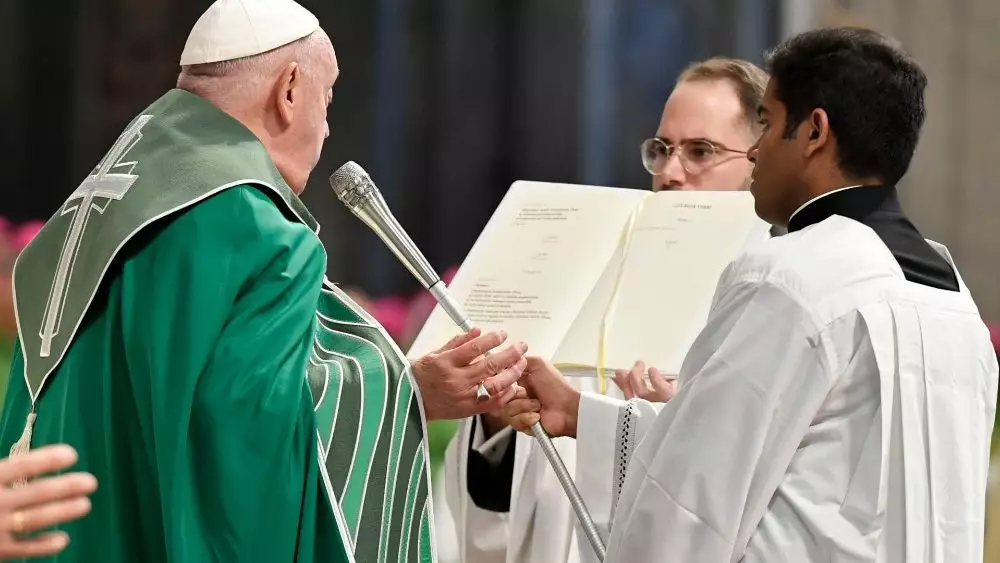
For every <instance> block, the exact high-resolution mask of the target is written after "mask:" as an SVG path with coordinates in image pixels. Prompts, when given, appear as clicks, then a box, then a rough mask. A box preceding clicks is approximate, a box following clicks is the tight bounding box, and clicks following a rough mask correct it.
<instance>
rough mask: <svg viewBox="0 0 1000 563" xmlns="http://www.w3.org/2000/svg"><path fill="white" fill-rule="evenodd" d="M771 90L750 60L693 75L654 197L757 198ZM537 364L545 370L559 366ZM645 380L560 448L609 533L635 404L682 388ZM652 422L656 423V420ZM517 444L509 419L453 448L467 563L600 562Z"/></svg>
mask: <svg viewBox="0 0 1000 563" xmlns="http://www.w3.org/2000/svg"><path fill="white" fill-rule="evenodd" d="M766 84H767V75H766V73H765V72H764V71H763V70H761V69H760V68H758V67H757V66H756V65H754V64H753V63H750V62H748V61H743V60H738V59H727V58H714V59H709V60H706V61H702V62H698V63H694V64H692V65H691V66H689V67H688V68H687V69H685V70H684V72H683V73H681V75H680V77H679V78H678V80H677V83H676V86H675V87H674V90H673V92H672V93H671V95H670V98H669V99H668V100H667V103H666V105H665V107H664V110H663V114H662V117H661V119H660V123H659V126H658V128H657V132H656V136H655V137H653V138H651V139H647V140H646V141H644V142H643V143H642V145H641V156H642V163H643V166H644V168H645V169H646V170H647V171H648V172H649V173H650V174H651V175H652V179H653V183H652V189H653V191H662V190H742V189H747V188H748V186H749V179H750V173H751V171H752V170H753V165H752V164H751V163H750V162H749V161H748V160H747V157H746V154H747V153H746V151H747V149H749V148H750V146H752V145H753V143H754V142H755V141H756V139H757V136H758V135H759V133H760V130H759V127H758V123H757V121H758V119H757V108H758V106H759V105H760V103H761V101H762V99H763V96H764V88H765V86H766ZM531 361H532V362H534V363H535V364H536V365H535V366H534V367H535V369H536V370H537V369H541V368H540V366H546V365H547V364H545V363H544V362H542V361H541V360H537V359H534V360H531ZM549 367H550V366H549ZM529 369H530V368H529ZM552 369H554V368H552ZM645 371H646V367H645V366H644V365H643V364H642V363H637V364H636V366H635V367H634V368H633V369H632V370H631V372H620V373H618V374H616V377H615V382H616V383H617V385H618V387H619V388H620V389H621V391H622V392H621V393H618V392H614V391H612V392H610V393H609V395H608V396H604V395H600V394H597V393H593V394H590V393H585V395H587V396H588V399H587V400H584V401H581V409H580V417H579V418H580V421H581V422H580V425H579V426H580V432H579V434H577V432H576V428H574V429H573V432H572V434H571V435H574V436H578V438H579V443H580V445H579V446H578V445H577V443H576V442H574V441H573V440H566V439H562V440H557V441H556V447H557V449H558V450H559V452H560V454H561V455H562V456H563V459H564V460H565V461H566V463H567V466H568V467H569V468H570V470H571V471H573V470H574V469H573V468H574V466H575V473H576V475H575V479H576V481H577V484H578V485H579V488H580V490H581V493H582V494H583V497H584V501H585V502H586V504H587V506H588V507H589V509H590V510H591V512H592V515H593V516H594V520H595V523H597V525H598V526H599V528H603V529H605V530H606V529H607V526H608V525H609V523H610V519H611V506H612V502H613V492H612V491H614V490H615V487H614V483H613V481H614V475H615V474H616V472H615V469H614V458H615V452H614V451H613V449H614V438H615V429H616V426H617V424H618V412H619V410H620V407H621V406H622V404H623V399H631V398H633V397H640V398H644V399H647V400H649V401H654V402H660V403H662V402H663V401H666V400H667V399H669V398H670V396H671V395H672V394H673V388H672V383H670V382H668V381H667V380H666V379H665V378H663V376H662V375H660V374H659V373H658V372H657V371H656V370H655V369H650V380H648V381H646V380H644V379H643V378H642V374H643V373H644V372H645ZM573 385H578V382H573ZM585 385H586V383H584V384H583V385H581V386H580V387H583V386H585ZM581 390H588V391H589V390H590V388H589V387H588V388H586V389H581ZM594 390H595V391H596V387H594ZM647 418H649V419H652V418H655V413H654V414H653V416H650V417H647ZM546 424H548V422H547V421H546ZM574 426H575V424H574ZM511 434H512V433H511V432H510V428H509V427H508V419H507V418H505V417H502V416H495V415H488V414H484V415H480V416H477V417H474V418H470V419H466V420H464V421H462V423H461V426H460V427H459V431H458V433H457V434H456V436H455V438H454V439H453V440H452V442H451V444H450V445H449V447H448V452H447V455H446V462H445V471H446V476H445V480H446V493H447V497H448V504H449V508H450V509H451V512H452V514H453V516H454V517H455V521H456V532H457V537H458V543H459V553H460V556H459V557H460V561H462V562H463V563H465V562H468V563H513V562H518V563H561V562H566V563H576V562H578V561H579V562H584V561H585V562H592V561H597V559H596V556H595V554H594V552H593V550H592V548H591V547H590V545H589V543H588V542H587V540H586V537H585V536H584V535H583V534H582V533H578V528H577V524H576V517H575V515H574V513H573V511H572V509H571V507H570V505H569V501H568V500H567V498H566V496H565V494H564V492H563V490H562V488H561V487H560V485H559V483H558V481H557V480H556V477H555V474H554V473H553V472H552V470H551V468H550V467H549V466H548V464H547V463H546V460H545V458H544V456H543V455H542V452H541V451H540V450H539V448H538V445H537V444H536V443H535V442H534V441H533V440H532V439H531V438H530V437H528V436H525V435H516V438H515V437H514V436H512V435H511ZM560 434H562V433H560ZM578 447H579V448H580V453H579V454H578V453H577V452H578V450H577V448H578Z"/></svg>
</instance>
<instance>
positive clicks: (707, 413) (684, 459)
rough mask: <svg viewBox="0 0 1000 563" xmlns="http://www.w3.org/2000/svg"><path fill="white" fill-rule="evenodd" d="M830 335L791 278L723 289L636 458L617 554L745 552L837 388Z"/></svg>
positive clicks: (715, 561) (620, 514)
mask: <svg viewBox="0 0 1000 563" xmlns="http://www.w3.org/2000/svg"><path fill="white" fill-rule="evenodd" d="M730 273H732V272H730ZM825 334H826V333H825V330H824V329H822V328H821V327H820V326H819V323H818V322H817V320H816V319H814V317H813V315H812V314H811V312H810V310H809V308H808V307H807V306H806V305H805V304H804V303H802V302H801V301H800V300H799V299H798V298H797V297H796V296H795V294H794V292H793V291H792V290H791V289H789V288H788V287H786V286H784V285H779V284H776V283H771V282H763V281H736V282H735V283H730V284H728V287H720V292H719V299H718V300H717V303H716V306H715V307H714V308H713V310H712V313H711V315H710V316H709V321H708V324H707V325H706V327H705V329H704V330H703V331H702V333H701V334H700V335H699V337H698V339H697V340H696V341H695V343H694V345H693V346H692V348H691V350H690V351H689V353H688V356H687V358H686V359H685V362H684V366H683V367H682V368H681V373H680V375H679V388H678V393H677V395H676V396H674V398H673V399H671V400H670V402H669V403H667V404H666V405H665V406H664V408H663V410H662V411H661V413H660V415H659V417H658V418H657V420H656V422H655V423H654V426H653V428H652V429H651V430H650V431H649V432H648V433H647V434H646V436H645V438H644V441H643V443H642V444H640V446H639V448H638V450H637V451H636V453H635V455H634V456H633V458H632V460H631V463H630V466H629V469H628V476H627V478H626V481H625V486H624V488H623V490H622V493H621V497H620V499H619V502H618V507H617V510H616V513H615V518H614V521H613V525H612V532H611V539H610V541H609V544H608V558H607V561H609V562H628V563H645V562H650V563H652V562H654V561H656V562H659V561H666V560H670V561H698V562H699V563H725V562H730V561H738V560H739V559H740V557H741V556H742V552H743V550H744V549H745V546H746V543H747V542H748V541H749V539H750V536H751V535H752V534H753V531H754V529H755V528H756V526H757V524H758V522H759V520H760V518H761V517H762V516H763V514H764V512H765V511H766V508H767V504H768V502H769V500H770V499H771V497H772V496H773V494H774V492H775V490H776V488H777V486H778V485H779V484H780V482H781V479H782V478H783V476H784V472H785V469H786V467H787V466H788V463H789V462H790V460H791V458H792V456H793V455H794V453H795V450H796V449H797V447H798V446H799V444H800V441H801V439H802V436H803V435H804V434H805V432H806V430H807V428H808V426H809V424H810V423H811V421H812V419H813V416H814V415H815V413H816V412H817V410H818V408H819V405H821V404H822V401H823V399H824V398H825V396H826V395H827V393H828V390H829V388H830V386H831V377H832V376H831V374H832V373H834V369H831V368H830V367H829V366H830V362H831V359H832V358H831V357H830V356H829V355H828V353H827V352H826V350H828V349H830V346H829V344H828V342H827V337H826V336H825Z"/></svg>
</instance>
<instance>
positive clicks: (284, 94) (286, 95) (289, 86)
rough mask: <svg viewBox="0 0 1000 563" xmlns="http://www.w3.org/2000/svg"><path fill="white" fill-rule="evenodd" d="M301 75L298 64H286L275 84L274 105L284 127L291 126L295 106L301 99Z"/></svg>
mask: <svg viewBox="0 0 1000 563" xmlns="http://www.w3.org/2000/svg"><path fill="white" fill-rule="evenodd" d="M301 85H302V73H301V72H300V70H299V63H296V62H292V63H288V66H286V67H285V68H284V69H283V70H282V71H281V75H280V76H279V78H278V81H277V83H276V84H275V93H274V103H275V109H276V110H277V113H278V119H279V120H280V121H281V124H282V125H284V126H285V127H287V126H289V125H291V123H292V118H293V117H294V114H295V109H296V105H297V104H298V102H299V100H300V99H301V96H302V93H301V88H300V87H301Z"/></svg>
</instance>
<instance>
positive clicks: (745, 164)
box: [695, 159, 752, 190]
mask: <svg viewBox="0 0 1000 563" xmlns="http://www.w3.org/2000/svg"><path fill="white" fill-rule="evenodd" d="M751 171H752V168H751V165H750V161H748V160H745V159H733V160H731V161H729V162H725V163H723V164H722V165H720V166H716V167H714V168H712V169H710V170H708V171H706V172H705V173H704V174H702V176H701V177H700V178H698V179H697V180H696V181H695V183H696V184H698V189H702V190H738V189H741V188H743V187H745V186H746V183H747V177H748V176H750V172H751Z"/></svg>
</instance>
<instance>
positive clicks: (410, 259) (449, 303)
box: [330, 161, 605, 561]
mask: <svg viewBox="0 0 1000 563" xmlns="http://www.w3.org/2000/svg"><path fill="white" fill-rule="evenodd" d="M330 185H331V187H333V190H334V192H336V194H337V197H338V199H340V200H341V202H343V203H344V205H346V206H347V208H348V209H350V210H351V212H352V213H353V214H354V215H356V216H357V217H358V218H359V219H361V220H362V221H363V222H364V223H365V224H366V225H368V227H369V228H371V229H372V230H373V231H374V232H375V234H377V235H378V236H379V238H381V239H382V242H384V243H385V244H386V246H388V247H389V249H390V250H391V251H392V252H393V254H395V255H396V257H397V258H398V259H399V261H400V262H402V263H403V266H405V267H406V269H408V270H409V271H410V273H412V274H413V276H414V277H416V278H417V280H418V281H419V282H420V283H421V285H423V286H424V287H425V288H426V289H427V290H428V291H429V292H430V293H431V295H433V296H434V298H435V299H437V302H438V303H439V304H440V305H441V308H442V309H443V310H444V311H445V313H447V314H448V316H449V317H450V318H451V320H452V321H454V322H455V324H456V325H458V326H459V328H461V329H462V330H464V331H468V330H470V329H471V328H472V321H471V320H469V318H468V317H467V316H466V315H465V312H464V311H463V310H462V308H461V306H459V304H458V303H457V302H456V301H455V300H454V299H452V297H451V295H449V293H448V290H447V286H446V285H445V283H444V282H443V281H442V280H441V277H440V276H438V274H437V272H435V271H434V268H432V267H431V265H430V263H429V262H428V261H427V259H426V258H425V257H424V255H423V253H421V252H420V249H419V248H417V245H416V244H414V242H413V240H412V239H410V237H409V235H407V234H406V231H404V230H403V228H402V227H401V226H400V225H399V222H398V221H396V218H395V217H394V216H393V215H392V212H391V211H389V206H388V205H386V203H385V200H384V199H383V198H382V194H381V193H379V191H378V188H376V187H375V183H374V182H372V180H371V178H370V177H369V176H368V173H367V172H365V170H364V169H363V168H362V167H361V166H360V165H358V164H357V163H355V162H353V161H350V162H347V163H346V164H344V165H343V166H341V167H340V168H338V169H337V171H336V172H334V173H333V175H332V176H330ZM480 387H482V385H480ZM483 391H485V388H483V389H481V390H480V391H479V393H478V395H480V397H479V398H482V397H481V395H482V392H483ZM487 398H488V393H487ZM531 432H532V434H534V436H535V439H536V440H537V441H538V444H539V446H541V448H542V453H544V454H545V457H546V458H547V459H548V461H549V465H551V466H552V470H553V471H554V472H555V474H556V478H557V479H558V480H559V484H560V485H561V486H562V488H563V491H565V492H566V496H567V497H568V498H569V502H570V505H572V507H573V511H574V512H575V513H576V517H577V519H578V520H579V521H580V526H581V527H582V528H583V532H584V534H585V535H586V536H587V539H588V540H589V541H590V545H591V546H592V547H593V548H594V552H595V553H597V556H598V560H600V561H603V560H604V557H605V547H604V540H602V539H601V536H600V534H599V533H598V531H597V526H595V525H594V520H593V518H592V517H591V516H590V512H589V511H588V510H587V506H586V505H585V504H584V502H583V497H581V496H580V491H579V489H577V487H576V483H574V482H573V478H572V477H570V474H569V471H568V470H567V469H566V464H565V463H564V462H563V460H562V457H560V456H559V452H558V451H556V448H555V446H554V445H553V444H552V438H551V437H550V436H549V434H548V433H547V432H546V431H545V429H544V428H543V427H542V424H541V422H536V423H535V424H533V425H532V426H531Z"/></svg>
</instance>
